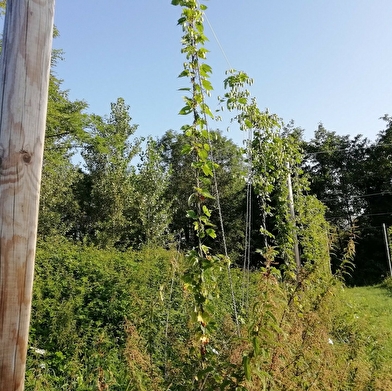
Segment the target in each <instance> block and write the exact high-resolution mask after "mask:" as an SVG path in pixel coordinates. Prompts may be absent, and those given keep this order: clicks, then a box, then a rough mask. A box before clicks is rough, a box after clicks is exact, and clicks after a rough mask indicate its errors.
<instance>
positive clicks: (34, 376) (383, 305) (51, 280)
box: [25, 239, 392, 391]
mask: <svg viewBox="0 0 392 391" xmlns="http://www.w3.org/2000/svg"><path fill="white" fill-rule="evenodd" d="M184 269H185V262H184V259H183V257H182V255H181V254H180V253H178V252H177V251H176V249H174V248H173V249H162V248H155V247H146V248H144V249H142V250H140V251H128V252H119V251H115V250H102V249H101V250H98V249H96V248H94V247H86V246H82V245H74V244H70V243H68V242H66V241H63V240H61V239H59V240H56V239H52V241H51V242H50V243H48V242H41V243H39V246H38V250H37V260H36V273H35V284H34V297H33V309H32V319H31V331H30V341H29V350H28V358H27V373H26V385H25V389H26V390H37V391H38V390H78V391H83V390H98V391H100V390H116V391H117V390H118V391H120V390H122V391H123V390H129V391H131V390H149V391H150V390H153V391H154V390H156V391H160V390H172V391H174V390H243V391H244V390H248V391H253V390H254V391H256V390H257V391H258V390H269V391H280V390H282V391H283V390H285V391H286V390H293V391H294V390H312V391H318V390H320V391H321V390H325V391H327V390H331V391H335V390H341V391H349V390H352V391H356V390H358V391H359V390H361V391H362V390H380V391H383V390H385V391H386V390H390V389H392V383H391V381H392V380H391V376H390V374H389V372H388V363H390V362H391V357H392V354H391V352H392V349H391V331H390V330H389V327H388V326H389V324H391V322H390V321H389V319H390V317H391V308H392V305H391V304H392V297H391V293H390V292H391V291H390V282H386V283H385V284H384V285H383V286H382V287H381V286H379V287H371V288H353V289H344V288H343V285H342V284H341V283H340V282H339V281H338V280H336V279H335V278H333V277H332V276H330V275H328V274H325V271H322V270H321V269H324V268H321V267H318V266H317V265H311V264H310V265H308V266H307V267H306V268H304V269H303V272H302V275H301V278H300V281H299V282H297V281H296V280H295V279H290V278H289V277H285V278H283V279H282V275H281V273H280V272H279V271H277V270H276V269H273V268H271V269H261V270H258V271H254V272H251V273H250V275H248V276H245V277H246V278H245V280H247V284H246V285H244V276H243V275H242V272H241V271H240V270H239V269H231V272H230V274H231V282H232V286H233V294H234V296H235V299H236V300H235V301H236V306H237V311H238V325H237V324H236V322H235V316H234V311H233V302H232V295H231V293H232V292H231V289H230V283H229V275H228V270H227V269H226V268H222V270H221V271H220V272H219V273H218V275H217V282H218V286H219V289H217V290H216V291H215V292H214V295H215V296H216V297H217V298H216V299H215V300H214V306H213V307H211V308H210V310H211V311H212V313H213V315H214V324H213V326H214V332H213V333H212V334H211V337H210V341H209V343H208V345H207V349H209V350H210V351H209V353H208V355H206V358H205V359H204V362H203V363H202V364H203V366H202V367H200V363H199V361H200V358H199V356H198V354H197V352H198V349H199V339H198V338H197V329H196V328H195V325H194V321H193V320H192V315H193V313H194V308H193V306H194V302H193V298H192V294H191V292H189V290H188V289H187V285H186V284H184V282H183V281H182V278H181V276H182V275H183V274H184ZM245 286H246V288H245ZM388 289H389V290H388ZM238 329H239V332H240V333H238ZM201 376H204V380H203V382H202V383H201V382H200V381H198V379H200V377H201Z"/></svg>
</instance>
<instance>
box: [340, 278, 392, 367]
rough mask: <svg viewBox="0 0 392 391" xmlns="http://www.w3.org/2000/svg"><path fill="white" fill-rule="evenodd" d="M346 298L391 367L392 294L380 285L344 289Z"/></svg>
mask: <svg viewBox="0 0 392 391" xmlns="http://www.w3.org/2000/svg"><path fill="white" fill-rule="evenodd" d="M346 298H347V300H348V302H349V303H350V305H351V306H352V307H353V309H354V311H356V313H357V315H358V317H359V318H360V319H361V320H362V323H363V324H365V325H366V329H367V330H368V332H369V336H373V337H374V338H375V339H376V340H379V342H380V343H382V344H383V347H381V350H382V351H383V353H384V354H383V356H384V357H385V359H390V360H391V361H390V363H391V367H392V292H391V291H390V290H389V289H387V288H386V287H384V286H382V285H376V286H368V287H357V288H348V289H346Z"/></svg>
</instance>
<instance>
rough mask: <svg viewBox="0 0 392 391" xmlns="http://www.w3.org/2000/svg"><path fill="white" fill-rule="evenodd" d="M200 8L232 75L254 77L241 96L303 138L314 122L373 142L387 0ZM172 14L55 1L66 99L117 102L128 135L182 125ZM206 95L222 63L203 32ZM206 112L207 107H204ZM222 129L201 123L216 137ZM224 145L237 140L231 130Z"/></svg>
mask: <svg viewBox="0 0 392 391" xmlns="http://www.w3.org/2000/svg"><path fill="white" fill-rule="evenodd" d="M205 4H206V5H207V6H208V9H207V11H206V14H207V17H208V20H209V22H210V23H211V25H212V27H213V29H214V31H215V33H216V35H217V37H218V39H219V41H220V44H221V46H222V47H223V49H224V52H225V54H226V56H227V58H228V60H229V63H230V66H231V67H233V68H235V69H238V70H243V71H245V72H247V73H248V74H249V76H251V77H253V78H254V80H255V83H254V85H253V86H252V87H251V92H252V94H253V95H254V96H256V98H257V101H258V103H259V106H260V108H262V109H263V108H265V107H268V108H269V110H270V111H271V112H273V113H276V114H278V115H279V116H280V117H282V118H283V120H284V121H285V122H288V121H290V120H291V119H293V120H294V121H295V124H296V125H297V126H300V127H302V128H304V129H305V138H306V139H310V138H311V137H312V135H313V132H314V130H315V129H316V128H317V126H318V123H319V122H323V123H324V126H325V127H326V128H327V129H328V130H333V131H336V132H337V133H338V134H351V135H356V134H359V133H360V134H363V135H365V136H366V137H368V138H370V139H371V140H374V139H375V138H376V135H377V133H378V132H379V131H380V130H382V129H384V128H385V126H384V123H383V121H381V120H379V117H381V116H382V115H384V114H386V113H388V114H391V115H392V25H391V20H392V1H391V0H372V1H371V0H297V1H293V0H273V1H268V2H267V1H262V0H243V1H238V0H237V1H234V0H210V1H206V2H205ZM180 12H181V8H180V7H174V6H172V5H171V4H170V0H151V1H134V0H114V1H112V2H108V1H107V0H105V1H104V0H57V1H56V11H55V23H56V25H57V27H58V29H59V31H60V37H59V38H57V39H56V40H55V42H54V46H55V47H56V48H61V49H63V50H64V52H65V56H64V57H65V60H64V61H63V62H61V63H59V64H58V66H57V69H56V72H57V75H58V77H60V78H61V79H63V80H64V84H63V86H64V88H66V89H69V90H70V97H71V98H72V99H84V100H86V101H87V102H88V104H89V110H88V111H89V112H93V113H96V114H100V115H104V114H109V112H110V102H114V101H115V100H116V99H117V98H118V97H120V96H121V97H123V98H124V99H125V101H126V102H127V103H128V104H129V105H130V106H131V116H132V117H133V121H134V123H137V124H139V129H138V135H139V136H141V135H153V136H161V135H163V134H164V132H165V131H166V130H168V129H175V130H178V129H179V128H180V127H181V125H183V124H185V123H187V122H188V119H187V118H186V117H183V116H179V115H177V113H178V111H179V110H180V109H181V107H182V98H181V96H182V92H179V91H178V89H179V88H181V87H185V86H187V81H186V80H185V79H178V77H177V76H178V74H179V73H180V72H181V70H182V63H183V56H182V55H181V53H180V50H181V44H180V39H181V29H180V27H178V26H177V19H178V18H179V17H180ZM206 35H207V36H208V37H209V38H210V42H209V43H208V48H209V49H210V51H211V52H210V53H209V55H208V59H207V61H206V62H207V63H208V64H209V65H211V66H212V68H213V77H212V80H211V81H212V83H213V85H214V88H215V90H214V97H213V99H215V98H217V96H218V95H221V94H223V79H224V77H225V73H224V72H225V70H226V69H228V68H229V65H228V63H227V61H226V59H225V57H224V55H223V54H222V51H221V50H220V48H219V45H218V44H217V42H216V40H215V38H214V36H213V34H212V32H211V30H210V28H209V26H208V24H206ZM212 102H213V103H212V104H211V106H212V108H214V107H213V106H214V104H215V100H213V101H212ZM227 126H228V122H227V121H225V122H223V123H221V124H219V123H216V124H211V127H213V128H217V127H220V128H221V129H223V130H226V128H227ZM228 136H229V137H230V138H232V139H233V140H235V141H236V142H240V141H241V140H242V138H243V135H242V134H241V132H240V131H239V130H238V129H236V128H235V127H234V126H232V127H231V129H230V133H229V134H228Z"/></svg>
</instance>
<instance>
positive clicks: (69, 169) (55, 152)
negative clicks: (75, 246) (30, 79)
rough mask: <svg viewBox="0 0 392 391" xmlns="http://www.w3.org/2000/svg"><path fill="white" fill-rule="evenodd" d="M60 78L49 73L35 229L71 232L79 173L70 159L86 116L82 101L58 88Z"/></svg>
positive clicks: (76, 214) (47, 233)
mask: <svg viewBox="0 0 392 391" xmlns="http://www.w3.org/2000/svg"><path fill="white" fill-rule="evenodd" d="M61 83H62V81H61V80H59V79H58V78H57V77H56V76H54V74H53V73H52V74H51V76H50V80H49V97H48V111H47V119H46V135H45V149H44V160H43V169H42V182H41V196H40V212H39V224H38V233H39V235H40V237H50V236H52V235H54V234H58V235H70V234H71V233H73V232H75V230H76V229H77V226H78V225H79V223H78V219H79V212H80V211H79V208H78V204H77V201H76V197H75V194H74V187H75V186H76V184H77V182H78V181H79V180H80V174H79V173H78V170H77V168H76V167H75V166H74V165H73V163H72V161H71V159H72V157H73V155H74V154H75V149H74V147H75V146H77V145H78V144H79V142H80V140H82V139H83V138H84V134H85V132H84V127H85V126H86V124H87V122H88V116H87V115H86V114H85V113H84V110H85V109H86V108H87V104H86V103H85V102H84V101H79V100H76V101H71V100H70V99H69V97H68V92H67V91H63V90H62V89H61Z"/></svg>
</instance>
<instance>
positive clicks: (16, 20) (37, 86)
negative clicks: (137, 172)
mask: <svg viewBox="0 0 392 391" xmlns="http://www.w3.org/2000/svg"><path fill="white" fill-rule="evenodd" d="M53 14H54V0H7V9H6V16H5V26H4V35H3V49H2V55H1V63H0V77H1V79H0V390H1V391H16V390H23V388H24V376H25V368H26V352H27V341H28V330H29V323H30V312H31V298H32V285H33V274H34V258H35V246H36V236H37V221H38V202H39V190H40V181H41V168H42V155H43V145H44V136H45V120H46V108H47V101H48V83H49V71H50V55H51V48H52V34H53Z"/></svg>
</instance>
